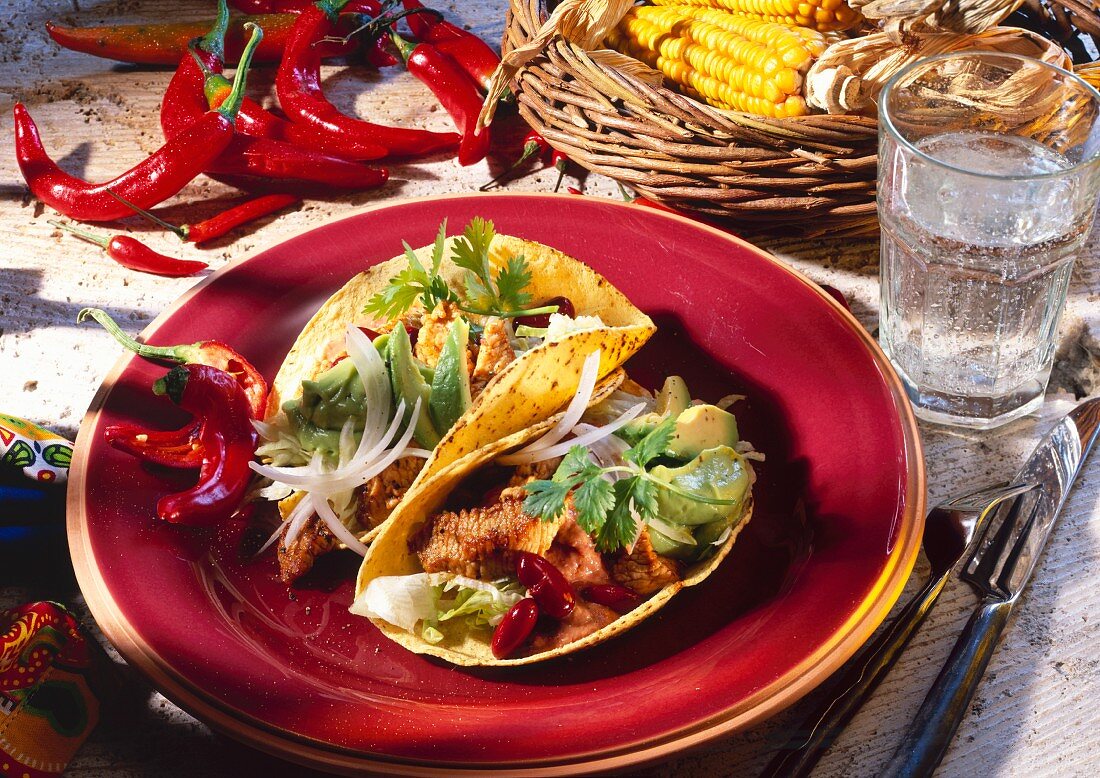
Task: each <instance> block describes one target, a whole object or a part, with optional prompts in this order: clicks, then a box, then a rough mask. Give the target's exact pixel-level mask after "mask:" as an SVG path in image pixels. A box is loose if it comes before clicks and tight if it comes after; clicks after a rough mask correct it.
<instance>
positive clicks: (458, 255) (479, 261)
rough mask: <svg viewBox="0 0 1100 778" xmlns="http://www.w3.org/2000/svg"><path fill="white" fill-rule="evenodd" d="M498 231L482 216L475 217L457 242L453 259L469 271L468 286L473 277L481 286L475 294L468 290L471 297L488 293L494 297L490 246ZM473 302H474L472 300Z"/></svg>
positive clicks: (467, 276)
mask: <svg viewBox="0 0 1100 778" xmlns="http://www.w3.org/2000/svg"><path fill="white" fill-rule="evenodd" d="M494 235H496V230H495V228H494V227H493V223H492V222H491V221H486V220H485V219H482V218H481V217H480V216H475V217H474V218H473V219H471V220H470V223H469V224H467V225H466V229H465V230H464V231H463V233H462V237H461V238H459V239H458V240H456V241H455V247H454V253H453V255H452V257H451V258H452V259H453V260H454V263H455V264H456V265H458V266H459V267H460V268H462V269H464V270H467V271H469V272H468V273H467V275H466V278H467V286H468V285H469V279H470V277H471V276H472V277H473V278H475V279H476V280H477V282H478V285H479V291H478V292H476V293H474V292H470V290H469V289H467V291H468V293H469V296H471V297H474V296H481V295H482V294H485V293H486V292H487V293H488V294H490V295H492V296H493V297H495V296H496V295H495V294H494V293H493V279H492V277H491V275H490V268H489V244H490V243H491V242H492V241H493V236H494ZM471 302H472V300H471Z"/></svg>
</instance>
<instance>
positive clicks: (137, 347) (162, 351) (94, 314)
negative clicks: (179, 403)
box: [76, 308, 195, 362]
mask: <svg viewBox="0 0 1100 778" xmlns="http://www.w3.org/2000/svg"><path fill="white" fill-rule="evenodd" d="M89 317H91V318H92V319H95V320H96V321H97V322H99V323H100V324H101V325H102V326H103V329H105V330H107V332H109V333H111V335H112V337H114V339H115V340H117V341H118V342H119V343H121V344H122V345H123V346H125V347H126V348H127V349H129V350H130V351H133V352H134V353H135V354H137V355H138V356H141V357H145V358H146V359H168V360H171V361H173V362H187V361H188V352H190V351H191V350H192V349H194V348H195V346H194V345H186V346H150V345H148V344H146V343H138V342H137V341H136V340H134V339H133V338H131V337H130V336H129V335H127V334H126V333H125V332H123V331H122V328H121V327H119V326H118V324H116V323H115V320H114V319H112V318H111V317H110V316H109V315H108V314H107V312H106V311H102V310H100V309H99V308H85V309H83V310H82V311H81V312H80V313H78V314H77V315H76V321H77V323H80V322H82V321H84V320H85V319H87V318H89Z"/></svg>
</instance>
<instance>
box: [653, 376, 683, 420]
mask: <svg viewBox="0 0 1100 778" xmlns="http://www.w3.org/2000/svg"><path fill="white" fill-rule="evenodd" d="M689 405H691V392H689V391H688V387H687V384H686V383H685V382H684V379H682V378H680V376H678V375H670V376H669V377H668V378H666V379H665V383H664V385H663V386H661V391H659V392H658V393H657V409H656V410H657V415H658V416H668V415H672V416H679V415H680V414H681V413H683V412H684V411H685V410H687V407H688V406H689Z"/></svg>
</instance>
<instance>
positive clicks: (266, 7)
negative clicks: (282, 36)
mask: <svg viewBox="0 0 1100 778" xmlns="http://www.w3.org/2000/svg"><path fill="white" fill-rule="evenodd" d="M313 2H314V0H232V3H233V7H234V8H237V9H239V10H241V11H245V12H246V13H254V14H273V13H291V14H298V13H301V12H302V11H304V10H305V9H306V8H309V6H311V5H313ZM345 10H346V11H349V12H350V11H354V12H356V13H365V14H370V15H371V16H377V15H378V13H379V12H380V11H381V10H382V9H381V6H380V5H379V4H378V2H377V0H348V4H347V7H346V8H345Z"/></svg>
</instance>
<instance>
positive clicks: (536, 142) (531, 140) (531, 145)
mask: <svg viewBox="0 0 1100 778" xmlns="http://www.w3.org/2000/svg"><path fill="white" fill-rule="evenodd" d="M548 151H550V144H549V143H547V142H546V138H544V137H542V136H541V135H539V134H538V133H537V132H535V131H534V130H531V131H530V132H529V133H527V134H526V135H524V136H523V151H522V152H521V153H520V155H519V156H518V157H516V161H515V162H513V163H512V164H511V166H509V167H508V168H507V169H506V170H505V171H504V172H502V173H501V174H500V175H499V176H497V177H496V178H494V179H493V180H492V181H490V182H489V183H487V184H482V185H481V187H480V191H482V192H484V191H486V190H488V189H492V188H493V186H494V185H495V184H496V183H497V182H498V181H500V180H501V179H502V178H504V177H505V176H507V175H508V174H509V173H511V172H512V171H513V170H515V169H516V168H518V167H519V166H520V165H522V164H523V163H524V162H526V161H527V160H529V159H531V157H533V156H535V155H538V156H540V157H541V156H542V155H543V154H545V153H546V152H548Z"/></svg>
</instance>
